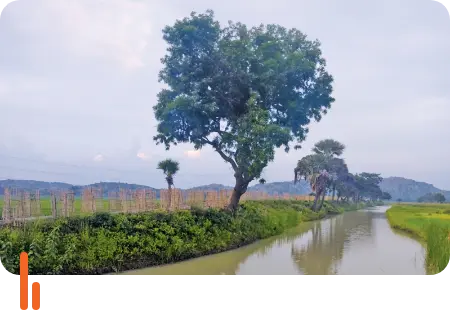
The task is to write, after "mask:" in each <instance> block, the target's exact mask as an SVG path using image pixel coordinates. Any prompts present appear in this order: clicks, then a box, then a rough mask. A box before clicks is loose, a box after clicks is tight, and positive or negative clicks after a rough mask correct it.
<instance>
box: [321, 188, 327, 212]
mask: <svg viewBox="0 0 450 310" xmlns="http://www.w3.org/2000/svg"><path fill="white" fill-rule="evenodd" d="M326 194H327V191H326V190H324V191H323V194H322V201H321V202H320V208H319V210H320V209H322V207H323V202H324V200H325V195H326Z"/></svg>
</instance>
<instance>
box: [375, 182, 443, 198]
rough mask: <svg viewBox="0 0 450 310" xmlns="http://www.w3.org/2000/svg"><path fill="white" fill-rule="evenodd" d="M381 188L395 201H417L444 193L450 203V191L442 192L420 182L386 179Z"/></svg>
mask: <svg viewBox="0 0 450 310" xmlns="http://www.w3.org/2000/svg"><path fill="white" fill-rule="evenodd" d="M380 188H381V190H382V191H384V192H388V193H389V194H391V196H392V199H393V200H397V199H401V200H403V201H417V199H418V198H419V197H421V196H423V195H426V194H428V193H442V194H443V195H444V196H445V198H446V200H447V201H450V191H445V190H441V189H439V188H436V187H434V186H433V185H431V184H429V183H425V182H418V181H414V180H410V179H405V178H401V177H390V178H385V179H383V181H382V182H381V185H380Z"/></svg>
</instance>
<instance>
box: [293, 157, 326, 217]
mask: <svg viewBox="0 0 450 310" xmlns="http://www.w3.org/2000/svg"><path fill="white" fill-rule="evenodd" d="M327 160H328V159H327V158H326V157H325V156H324V155H322V154H312V155H307V156H305V157H303V158H302V159H300V160H299V161H298V163H297V167H296V168H295V169H294V174H295V176H294V184H296V183H297V181H298V180H299V179H302V178H304V179H305V181H306V180H309V183H310V186H311V188H312V190H313V192H314V193H315V198H314V205H313V210H315V211H316V209H317V201H318V200H319V198H320V197H321V196H322V195H323V194H324V192H326V187H327V186H328V183H329V179H330V176H329V174H328V172H327V171H326V164H327ZM322 199H323V198H322ZM320 207H321V206H320ZM320 207H319V209H320Z"/></svg>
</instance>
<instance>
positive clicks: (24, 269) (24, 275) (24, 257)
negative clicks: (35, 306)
mask: <svg viewBox="0 0 450 310" xmlns="http://www.w3.org/2000/svg"><path fill="white" fill-rule="evenodd" d="M20 309H22V310H27V309H28V254H27V253H25V252H22V253H21V254H20Z"/></svg>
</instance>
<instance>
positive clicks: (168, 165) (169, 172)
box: [157, 159, 180, 209]
mask: <svg viewBox="0 0 450 310" xmlns="http://www.w3.org/2000/svg"><path fill="white" fill-rule="evenodd" d="M157 169H161V170H162V171H163V172H164V174H165V175H166V181H167V187H168V189H169V191H168V196H169V197H168V204H167V205H168V208H169V209H170V208H171V207H172V185H173V176H174V175H175V174H176V173H177V172H178V170H180V164H179V163H178V162H177V161H175V160H172V159H165V160H163V161H160V162H159V163H158V168H157Z"/></svg>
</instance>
